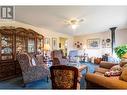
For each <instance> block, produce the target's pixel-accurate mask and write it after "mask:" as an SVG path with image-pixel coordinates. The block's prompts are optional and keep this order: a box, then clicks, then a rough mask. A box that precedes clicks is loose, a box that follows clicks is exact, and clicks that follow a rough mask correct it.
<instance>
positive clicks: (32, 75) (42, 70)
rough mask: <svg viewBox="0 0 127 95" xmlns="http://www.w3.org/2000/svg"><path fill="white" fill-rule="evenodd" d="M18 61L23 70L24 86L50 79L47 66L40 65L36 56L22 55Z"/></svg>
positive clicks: (18, 56)
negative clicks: (45, 78)
mask: <svg viewBox="0 0 127 95" xmlns="http://www.w3.org/2000/svg"><path fill="white" fill-rule="evenodd" d="M17 60H18V61H19V64H20V67H21V70H22V76H23V81H24V84H26V83H29V82H32V81H36V80H40V79H42V78H44V77H47V78H48V75H49V70H48V68H47V67H46V65H42V64H41V63H39V62H38V60H37V59H36V58H35V57H34V56H32V55H30V54H28V53H20V54H17Z"/></svg>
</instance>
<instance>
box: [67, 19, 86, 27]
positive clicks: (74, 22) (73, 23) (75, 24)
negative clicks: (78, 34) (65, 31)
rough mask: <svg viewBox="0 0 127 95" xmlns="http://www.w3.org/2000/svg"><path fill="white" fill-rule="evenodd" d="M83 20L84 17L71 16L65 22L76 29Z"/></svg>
mask: <svg viewBox="0 0 127 95" xmlns="http://www.w3.org/2000/svg"><path fill="white" fill-rule="evenodd" d="M83 21H84V19H77V18H71V19H67V20H65V23H66V24H67V25H70V26H71V28H72V29H76V28H77V27H78V26H79V23H80V22H83Z"/></svg>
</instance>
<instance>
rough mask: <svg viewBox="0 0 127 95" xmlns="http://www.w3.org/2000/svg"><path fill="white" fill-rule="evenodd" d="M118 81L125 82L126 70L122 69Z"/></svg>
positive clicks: (126, 77) (126, 78)
mask: <svg viewBox="0 0 127 95" xmlns="http://www.w3.org/2000/svg"><path fill="white" fill-rule="evenodd" d="M119 79H121V80H124V81H127V68H124V69H123V71H122V74H121V75H120V77H119Z"/></svg>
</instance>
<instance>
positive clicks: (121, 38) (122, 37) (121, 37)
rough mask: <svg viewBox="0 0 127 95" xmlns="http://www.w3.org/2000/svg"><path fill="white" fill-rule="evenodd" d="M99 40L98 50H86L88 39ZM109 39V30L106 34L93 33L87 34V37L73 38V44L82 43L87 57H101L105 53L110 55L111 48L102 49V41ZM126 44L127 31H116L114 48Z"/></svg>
mask: <svg viewBox="0 0 127 95" xmlns="http://www.w3.org/2000/svg"><path fill="white" fill-rule="evenodd" d="M94 38H99V39H100V48H99V49H89V48H87V40H88V39H94ZM107 38H111V33H110V30H109V31H106V32H101V33H95V34H89V35H83V36H75V37H74V42H77V41H79V42H81V43H83V46H82V49H83V47H86V52H87V53H88V55H89V56H96V57H101V56H102V55H103V54H105V53H110V54H111V48H102V39H107ZM122 44H127V29H121V30H116V46H119V45H122Z"/></svg>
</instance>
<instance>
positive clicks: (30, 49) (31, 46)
mask: <svg viewBox="0 0 127 95" xmlns="http://www.w3.org/2000/svg"><path fill="white" fill-rule="evenodd" d="M28 52H29V53H33V52H35V40H34V39H30V38H29V39H28Z"/></svg>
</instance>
